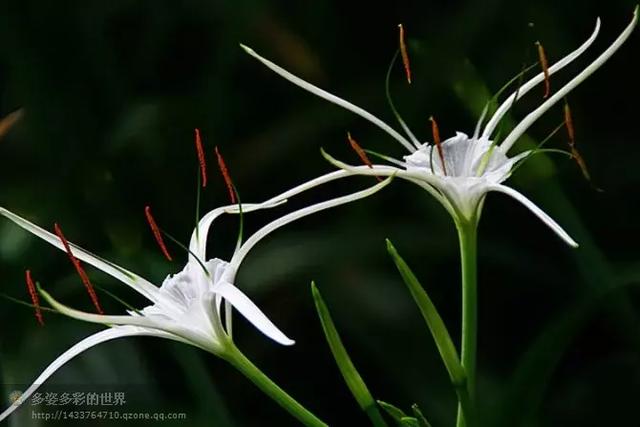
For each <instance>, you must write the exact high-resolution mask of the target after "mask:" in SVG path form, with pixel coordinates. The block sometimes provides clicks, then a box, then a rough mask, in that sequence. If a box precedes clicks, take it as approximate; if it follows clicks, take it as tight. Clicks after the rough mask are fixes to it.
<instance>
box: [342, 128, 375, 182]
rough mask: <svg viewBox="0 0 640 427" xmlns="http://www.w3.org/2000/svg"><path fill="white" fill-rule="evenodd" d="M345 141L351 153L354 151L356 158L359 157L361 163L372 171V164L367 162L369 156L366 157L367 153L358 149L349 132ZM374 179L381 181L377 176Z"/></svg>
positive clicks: (358, 146) (358, 145) (369, 161)
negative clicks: (349, 146) (347, 142)
mask: <svg viewBox="0 0 640 427" xmlns="http://www.w3.org/2000/svg"><path fill="white" fill-rule="evenodd" d="M347 139H348V140H349V144H350V145H351V148H352V149H353V151H355V152H356V154H357V155H358V157H360V160H361V161H362V163H364V164H365V165H367V166H368V167H369V169H373V163H371V160H369V156H367V153H366V152H365V151H364V150H363V149H362V147H360V144H358V142H357V141H356V140H355V139H354V138H353V137H352V136H351V132H347ZM376 179H377V180H378V181H382V179H381V178H380V177H379V176H376Z"/></svg>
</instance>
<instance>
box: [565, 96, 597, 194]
mask: <svg viewBox="0 0 640 427" xmlns="http://www.w3.org/2000/svg"><path fill="white" fill-rule="evenodd" d="M563 111H564V126H565V128H566V129H567V136H568V137H569V148H570V149H571V157H573V159H574V160H575V161H576V163H577V164H578V167H580V171H581V172H582V176H584V178H585V179H586V180H587V181H589V182H590V183H592V181H591V174H590V173H589V170H588V169H587V163H586V162H585V161H584V158H583V157H582V155H581V154H580V152H579V151H578V149H577V148H576V132H575V129H574V127H573V117H572V116H571V108H570V107H569V103H568V102H567V100H565V101H564V108H563ZM594 189H595V190H597V191H602V190H601V189H600V188H597V187H594Z"/></svg>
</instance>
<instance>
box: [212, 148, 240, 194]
mask: <svg viewBox="0 0 640 427" xmlns="http://www.w3.org/2000/svg"><path fill="white" fill-rule="evenodd" d="M215 151H216V157H217V158H218V168H220V173H221V174H222V178H224V183H225V185H226V186H227V191H228V192H229V199H230V200H231V203H236V201H237V199H236V191H235V190H234V188H233V181H232V180H231V176H230V175H229V169H227V164H226V163H225V162H224V158H223V157H222V154H220V151H219V150H218V147H217V146H216V147H215Z"/></svg>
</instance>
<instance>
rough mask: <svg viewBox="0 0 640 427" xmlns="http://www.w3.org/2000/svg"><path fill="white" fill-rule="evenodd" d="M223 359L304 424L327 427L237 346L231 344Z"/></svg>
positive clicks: (313, 426)
mask: <svg viewBox="0 0 640 427" xmlns="http://www.w3.org/2000/svg"><path fill="white" fill-rule="evenodd" d="M223 357H224V358H225V360H227V361H228V362H229V363H231V365H233V366H234V367H235V368H236V369H238V370H239V371H240V372H242V374H243V375H244V376H246V377H247V378H249V379H250V380H251V382H253V383H254V384H255V385H256V386H257V387H258V388H259V389H260V390H262V391H263V392H264V393H265V394H266V395H267V396H269V397H271V398H272V399H273V400H275V401H276V402H277V403H278V404H279V405H280V406H282V407H283V408H284V409H286V410H287V411H288V412H289V413H290V414H291V415H292V416H293V417H294V418H296V419H297V420H298V421H300V422H301V423H302V424H304V425H305V426H308V427H327V424H326V423H324V422H322V421H321V420H320V419H318V418H317V417H316V416H315V415H313V414H312V413H311V412H309V411H308V410H307V409H306V408H305V407H304V406H302V405H301V404H299V403H298V402H297V401H296V400H295V399H293V398H292V397H291V396H289V395H288V394H287V393H286V392H285V391H284V390H283V389H281V388H280V387H279V386H278V385H277V384H276V383H274V382H273V381H271V379H270V378H269V377H267V376H266V375H265V374H264V373H263V372H262V371H261V370H260V369H258V367H256V366H255V365H254V364H253V363H251V361H250V360H249V359H247V358H246V357H245V355H244V354H242V353H241V352H240V350H238V348H237V347H236V346H235V345H233V344H232V343H230V346H229V349H228V350H227V352H226V354H225V355H224V356H223Z"/></svg>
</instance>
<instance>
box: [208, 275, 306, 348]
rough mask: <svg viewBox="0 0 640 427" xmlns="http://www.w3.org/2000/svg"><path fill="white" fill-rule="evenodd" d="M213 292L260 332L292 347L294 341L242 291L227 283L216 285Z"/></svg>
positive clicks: (221, 282)
mask: <svg viewBox="0 0 640 427" xmlns="http://www.w3.org/2000/svg"><path fill="white" fill-rule="evenodd" d="M214 292H215V293H217V294H219V295H220V296H222V297H223V298H224V299H225V300H226V301H228V302H230V303H231V305H233V307H234V308H235V309H236V310H238V311H239V312H240V314H242V315H243V316H244V317H246V319H247V320H248V321H249V322H251V323H252V324H253V325H254V326H255V327H256V328H258V330H259V331H260V332H262V333H263V334H265V335H266V336H268V337H269V338H271V339H272V340H274V341H276V342H277V343H280V344H282V345H293V344H295V341H293V340H291V339H289V338H287V336H286V335H285V334H283V333H282V331H280V329H278V327H277V326H276V325H274V324H273V322H272V321H271V320H269V318H268V317H267V316H266V315H265V314H264V313H263V312H262V311H261V310H260V309H259V308H258V306H256V305H255V304H254V303H253V301H251V300H250V299H249V297H247V296H246V295H245V294H243V293H242V291H241V290H240V289H238V288H236V287H235V286H233V285H232V284H231V283H229V282H227V281H224V280H223V281H220V282H218V283H216V285H215V289H214Z"/></svg>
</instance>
